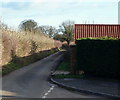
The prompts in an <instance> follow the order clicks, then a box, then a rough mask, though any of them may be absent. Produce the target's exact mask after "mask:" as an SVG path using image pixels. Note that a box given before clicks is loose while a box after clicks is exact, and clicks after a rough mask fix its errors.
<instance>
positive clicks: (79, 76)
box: [54, 74, 84, 78]
mask: <svg viewBox="0 0 120 100" xmlns="http://www.w3.org/2000/svg"><path fill="white" fill-rule="evenodd" d="M54 78H84V75H71V74H67V75H65V74H57V75H55V76H54Z"/></svg>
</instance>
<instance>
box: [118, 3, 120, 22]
mask: <svg viewBox="0 0 120 100" xmlns="http://www.w3.org/2000/svg"><path fill="white" fill-rule="evenodd" d="M118 24H120V1H119V2H118Z"/></svg>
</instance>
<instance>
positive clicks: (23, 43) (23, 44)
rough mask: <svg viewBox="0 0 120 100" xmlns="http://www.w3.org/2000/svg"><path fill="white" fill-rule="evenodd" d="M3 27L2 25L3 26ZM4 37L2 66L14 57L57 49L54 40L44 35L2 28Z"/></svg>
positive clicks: (0, 31)
mask: <svg viewBox="0 0 120 100" xmlns="http://www.w3.org/2000/svg"><path fill="white" fill-rule="evenodd" d="M1 26H2V25H1ZM0 35H1V36H2V37H1V39H2V43H0V46H1V47H2V51H1V52H2V58H1V59H2V65H5V64H7V63H8V62H9V61H10V60H12V56H17V57H25V56H29V55H32V54H34V53H37V52H40V51H43V50H49V49H51V48H55V45H54V40H53V39H51V38H48V37H46V36H44V35H43V34H42V33H38V32H36V33H34V34H33V33H32V32H24V31H17V32H16V31H14V30H12V29H8V28H4V27H0Z"/></svg>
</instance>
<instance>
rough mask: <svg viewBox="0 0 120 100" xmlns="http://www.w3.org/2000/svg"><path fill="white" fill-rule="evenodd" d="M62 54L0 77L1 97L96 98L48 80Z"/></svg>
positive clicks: (56, 54)
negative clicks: (0, 83)
mask: <svg viewBox="0 0 120 100" xmlns="http://www.w3.org/2000/svg"><path fill="white" fill-rule="evenodd" d="M62 57H63V54H62V53H61V52H59V53H55V54H53V55H51V56H49V57H47V58H44V59H42V60H40V61H38V62H36V63H33V64H31V65H29V66H26V67H23V68H21V69H19V70H16V71H14V72H12V73H10V74H8V75H6V76H4V77H3V78H2V90H1V91H2V94H1V95H2V97H3V98H94V97H96V98H98V97H97V96H93V95H87V94H82V93H78V92H73V91H69V90H66V89H63V88H60V87H58V86H57V85H55V84H52V83H50V82H49V81H48V77H49V75H50V74H51V71H53V69H54V68H55V67H56V66H57V65H58V64H59V63H60V61H61V59H62Z"/></svg>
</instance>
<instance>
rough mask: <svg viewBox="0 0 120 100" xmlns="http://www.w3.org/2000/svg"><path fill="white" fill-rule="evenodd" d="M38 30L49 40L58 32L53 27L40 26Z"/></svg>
mask: <svg viewBox="0 0 120 100" xmlns="http://www.w3.org/2000/svg"><path fill="white" fill-rule="evenodd" d="M39 29H40V30H41V32H42V33H43V34H45V35H48V36H49V37H50V38H53V37H54V35H55V34H57V33H58V30H57V29H56V28H55V27H53V26H40V27H39Z"/></svg>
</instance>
